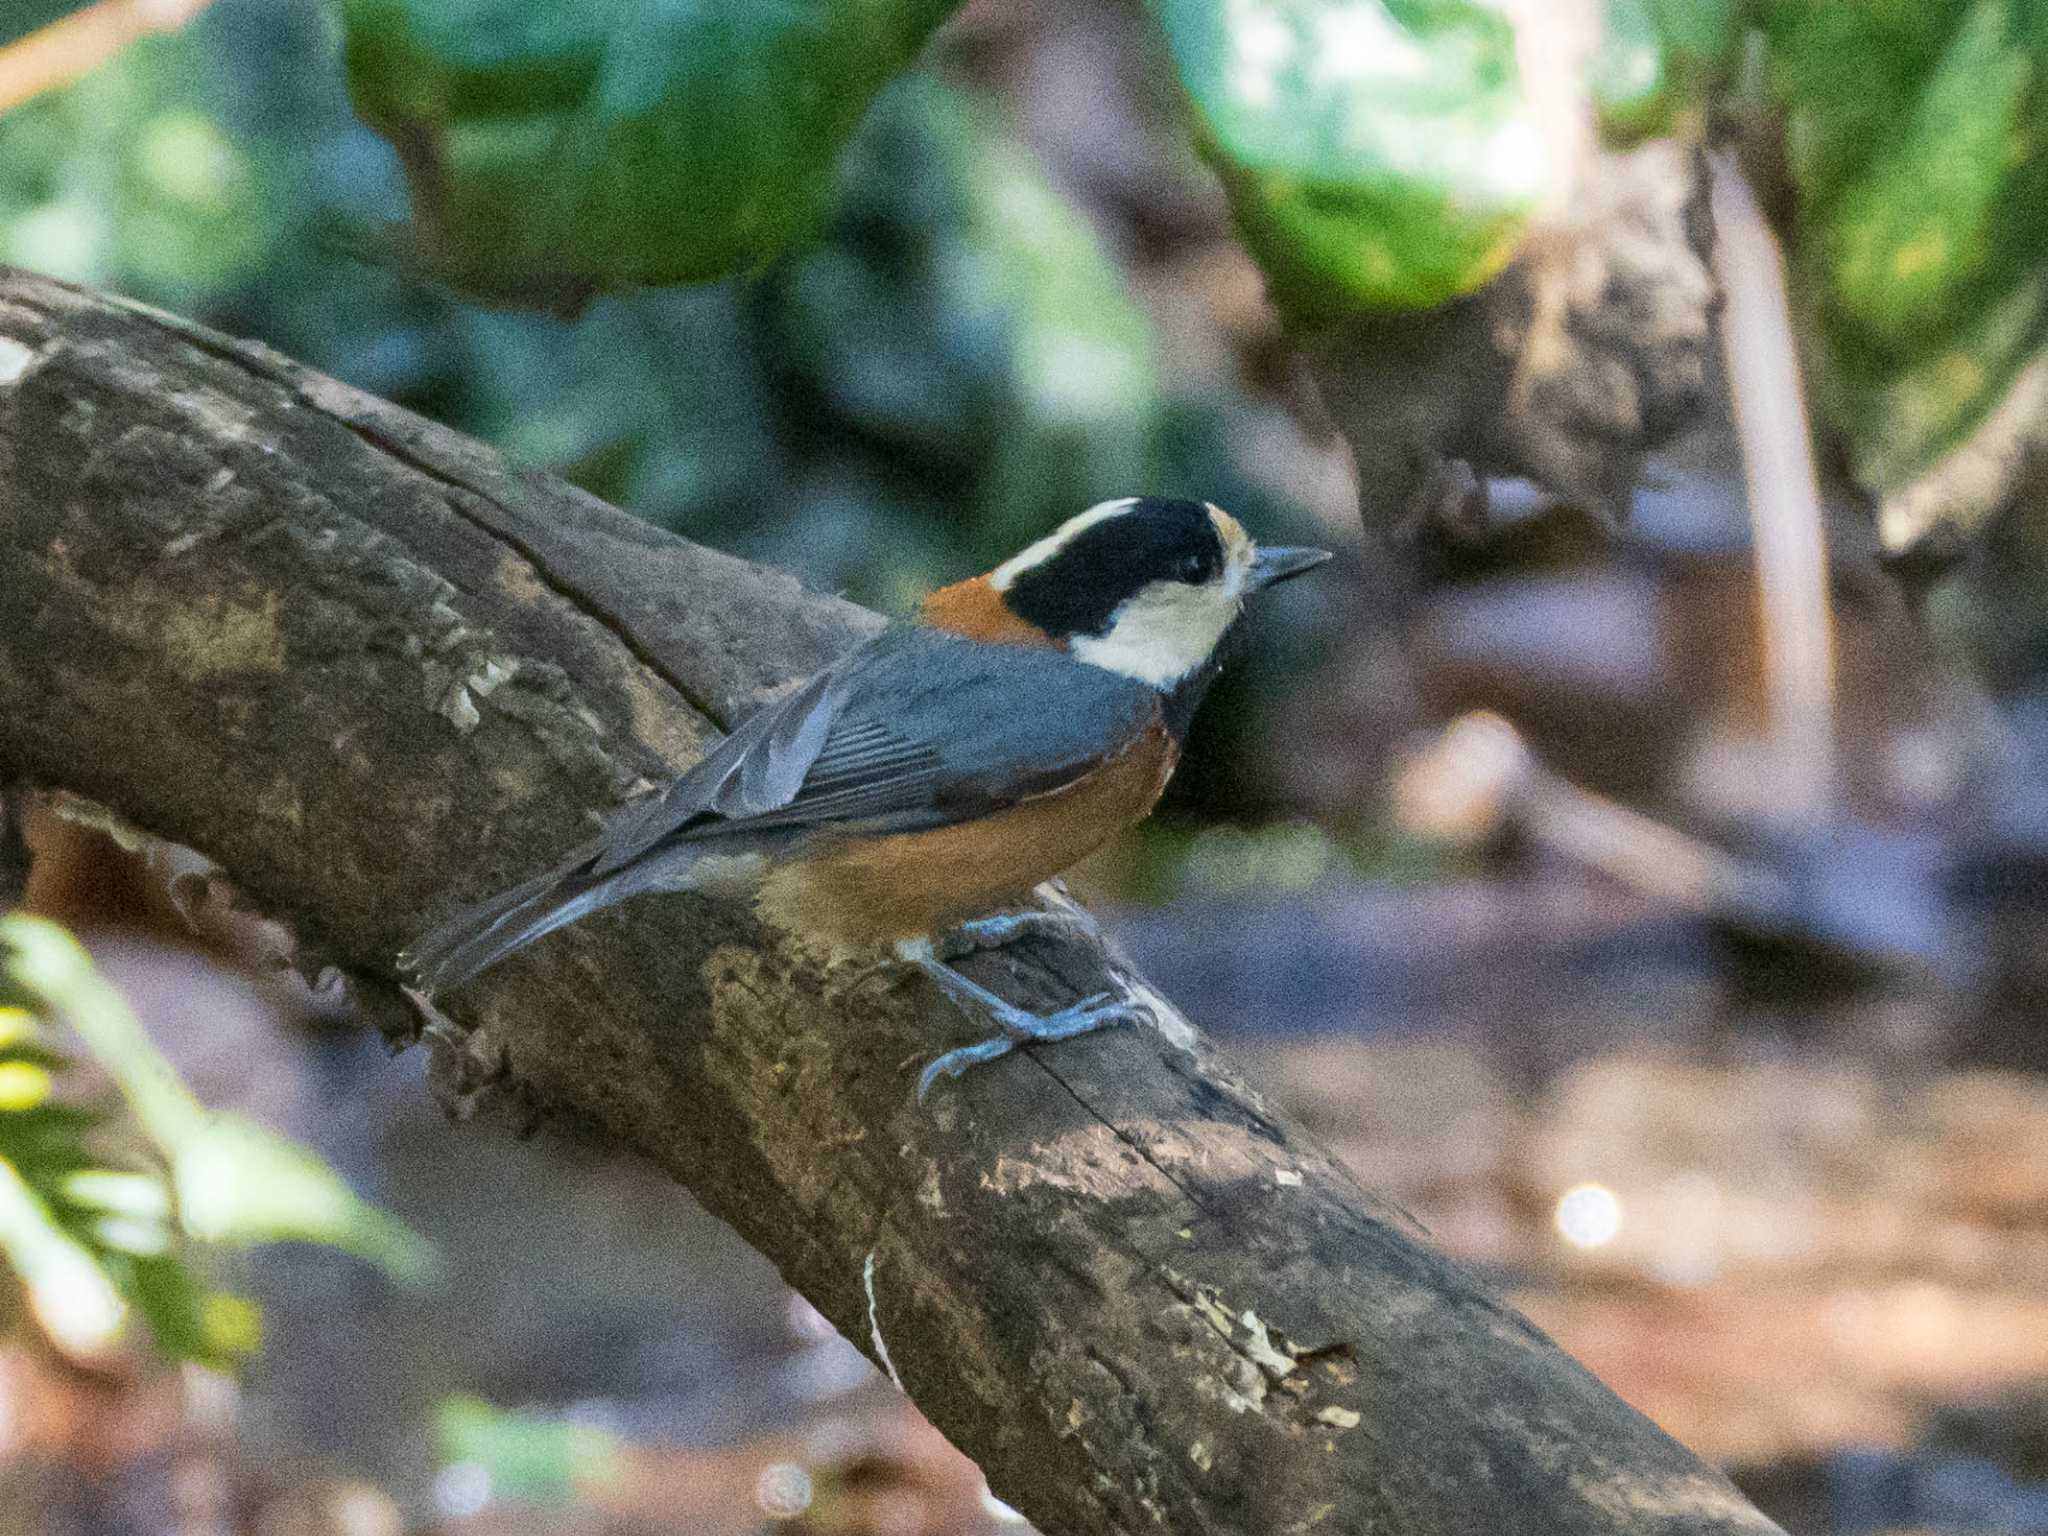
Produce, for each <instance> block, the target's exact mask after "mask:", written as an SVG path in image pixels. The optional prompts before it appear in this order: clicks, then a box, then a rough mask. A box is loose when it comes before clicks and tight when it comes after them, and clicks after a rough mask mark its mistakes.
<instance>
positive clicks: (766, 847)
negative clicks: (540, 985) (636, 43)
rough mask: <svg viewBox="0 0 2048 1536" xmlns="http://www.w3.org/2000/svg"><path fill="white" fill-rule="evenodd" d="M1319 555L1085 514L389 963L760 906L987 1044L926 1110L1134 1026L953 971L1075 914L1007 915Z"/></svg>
mask: <svg viewBox="0 0 2048 1536" xmlns="http://www.w3.org/2000/svg"><path fill="white" fill-rule="evenodd" d="M1330 558H1331V556H1330V553H1329V551H1327V550H1322V549H1311V548H1297V547H1286V546H1266V547H1263V548H1261V547H1260V546H1258V545H1257V544H1256V543H1254V541H1253V540H1252V538H1251V536H1250V535H1249V534H1248V533H1246V532H1245V530H1244V527H1243V526H1242V524H1240V523H1239V522H1238V520H1237V519H1236V518H1234V517H1232V516H1231V515H1230V514H1229V513H1228V512H1225V511H1224V510H1223V509H1222V508H1220V507H1218V506H1216V505H1214V504H1213V503H1210V502H1198V501H1189V500H1180V499H1175V498H1168V497H1157V496H1126V497H1122V498H1119V499H1117V500H1114V501H1105V502H1102V503H1100V504H1098V505H1096V506H1093V507H1090V508H1089V509H1088V510H1087V511H1085V512H1082V513H1080V514H1078V515H1076V516H1074V517H1071V518H1069V519H1067V521H1066V522H1064V523H1062V524H1061V525H1060V526H1059V527H1058V528H1057V529H1055V530H1054V531H1053V532H1052V533H1050V534H1048V535H1046V536H1045V537H1044V538H1041V539H1039V540H1038V541H1037V542H1035V543H1033V544H1031V545H1029V546H1028V547H1026V548H1025V549H1023V550H1022V551H1020V552H1019V553H1017V554H1016V555H1013V556H1012V557H1011V558H1009V559H1008V560H1005V561H1003V562H1002V563H1001V564H1000V565H998V566H996V567H995V568H994V569H993V570H990V571H988V572H986V573H985V574H983V575H980V576H975V577H972V578H969V579H967V580H964V581H958V582H955V583H953V584H951V585H949V586H944V587H941V588H939V589H938V590H937V591H935V592H933V593H931V594H930V596H928V597H927V598H926V599H925V600H924V603H923V605H922V607H921V608H920V609H919V611H918V614H917V617H916V619H915V620H914V621H903V620H899V621H895V622H892V623H890V624H888V625H886V626H885V627H884V628H883V629H882V630H881V631H880V632H879V633H877V634H876V635H874V636H873V637H872V638H871V639H869V640H867V641H866V642H864V643H863V644H861V645H859V646H857V647H856V648H854V649H853V650H852V651H850V652H849V653H848V654H847V655H845V656H844V657H842V658H841V659H840V660H838V661H836V662H833V663H832V664H830V665H828V666H826V667H825V668H824V669H823V670H822V671H820V672H818V673H817V674H816V675H814V676H813V677H811V678H810V679H809V680H808V681H806V682H804V683H803V684H802V685H800V686H798V687H797V688H795V689H793V690H791V691H790V692H788V693H786V694H785V695H783V696H782V697H780V698H778V699H776V700H774V701H772V702H770V703H768V704H766V705H764V706H762V707H761V708H760V709H758V710H756V711H755V712H754V713H752V714H751V715H749V716H747V717H746V718H745V719H744V720H742V721H741V722H740V723H739V724H738V725H737V726H735V727H734V729H733V731H732V732H731V734H730V735H728V736H726V737H725V738H724V740H723V741H721V742H720V743H719V745H718V746H717V747H715V748H714V749H713V750H712V751H711V752H710V753H708V754H707V755H706V756H705V757H704V758H702V759H701V760H700V761H699V762H698V763H697V764H696V765H695V766H694V767H692V768H690V769H689V770H687V771H686V772H684V773H683V774H682V775H681V776H680V777H678V778H676V779H675V780H674V781H673V782H671V783H670V784H669V785H668V786H667V787H666V788H665V789H662V790H660V791H658V792H653V793H650V794H648V795H645V796H643V797H642V798H640V799H638V800H635V801H632V802H630V803H629V804H628V805H627V806H625V807H623V808H622V809H621V810H620V811H619V812H617V813H615V815H614V816H613V817H612V819H611V820H610V821H609V822H608V824H606V825H605V827H604V829H603V831H602V832H601V833H600V834H599V835H598V836H597V837H596V838H595V839H594V840H593V841H591V842H589V843H586V844H584V845H583V846H581V847H579V848H578V849H577V850H576V851H575V852H574V853H572V854H571V855H569V856H568V857H567V858H566V859H564V860H563V861H562V862H561V863H559V864H557V865H555V866H554V867H552V868H550V869H548V870H546V871H545V872H543V873H541V874H539V875H536V876H534V877H533V878H532V879H530V880H527V881H524V882H523V883H521V884H518V885H515V886H512V887H511V888H510V889H508V890H504V891H501V892H499V893H497V894H496V895H493V896H490V897H488V898H486V899H484V900H482V901H480V902H477V903H475V904H473V905H470V906H466V907H464V908H462V909H461V910H459V911H456V912H454V913H452V914H451V915H449V916H448V917H446V918H445V919H444V920H442V921H441V922H440V923H438V924H437V925H435V926H434V927H432V928H431V929H429V930H428V931H427V932H426V933H424V934H423V935H422V936H421V937H420V938H419V939H418V940H417V941H416V942H415V943H414V944H412V945H411V946H410V947H409V948H408V949H407V950H406V951H405V952H404V953H403V954H401V955H400V956H399V965H400V968H401V970H402V971H403V972H406V973H409V974H410V976H411V977H412V978H413V980H414V983H415V985H416V986H417V987H418V988H419V990H421V991H422V992H423V993H426V994H428V995H431V994H433V993H435V992H438V991H441V990H444V989H447V988H450V987H453V986H457V985H459V984H461V983H463V982H465V981H467V980H469V979H470V978H471V977H473V976H475V975H477V974H478V973H479V972H481V971H483V970H485V969H486V968H487V967H489V966H492V965H495V964H496V963H497V962H498V961H500V960H502V959H504V958H505V957H506V956H507V955H510V954H511V953H513V952H514V951H515V950H518V949H521V948H523V947H524V946H526V945H528V944H531V943H533V942H534V941H535V940H537V939H539V938H541V937H543V936H544V935H546V934H549V933H552V932H553V931H555V930H556V929H558V928H561V927H564V926H565V925H567V924H570V923H573V922H576V921H578V920H579V919H581V918H583V917H586V916H588V915H589V914H591V913H593V912H596V911H598V910H600V909H602V908H605V907H609V906H612V905H613V904H615V903H617V902H620V901H623V900H625V899H627V898H628V897H631V896H635V895H639V894H641V893H643V892H650V891H678V890H687V891H697V892H701V893H704V894H707V895H712V896H726V897H733V898H741V899H747V898H750V899H751V900H752V901H753V903H754V907H755V910H756V912H757V913H758V915H759V916H760V917H761V918H762V919H763V920H764V921H765V922H767V923H769V924H771V925H773V926H775V927H777V928H780V929H782V930H785V931H788V932H792V933H795V934H799V935H802V936H804V937H805V938H807V939H809V940H811V941H812V942H814V943H822V944H824V945H825V946H826V947H827V948H828V949H830V950H831V951H833V952H847V951H851V952H859V951H862V950H872V949H875V948H879V947H883V946H887V947H888V949H889V950H891V951H892V952H893V958H894V959H895V960H897V961H900V962H902V963H903V964H906V965H909V966H913V967H915V968H917V969H918V970H920V971H922V972H923V973H924V974H925V975H927V976H929V977H930V978H931V980H932V981H933V982H934V983H935V984H936V985H937V986H938V987H939V989H940V990H941V991H942V992H943V993H944V994H945V995H946V996H948V997H949V998H951V999H952V1000H953V1001H954V1002H955V1003H956V1004H958V1005H960V1006H961V1007H963V1008H964V1009H966V1010H967V1011H969V1012H970V1013H971V1014H979V1015H980V1016H982V1017H983V1018H985V1019H986V1020H987V1021H988V1023H989V1024H991V1025H992V1026H993V1027H994V1028H995V1030H996V1033H995V1034H994V1035H992V1036H990V1037H989V1038H987V1039H985V1040H981V1041H978V1042H976V1043H974V1044H971V1045H967V1046H962V1047H959V1048H958V1049H955V1050H952V1051H948V1052H946V1053H945V1054H943V1055H941V1056H939V1057H937V1058H936V1059H934V1060H933V1061H932V1062H931V1063H930V1064H929V1065H927V1066H926V1068H925V1069H924V1072H923V1073H922V1074H921V1076H920V1078H919V1081H918V1097H919V1099H920V1101H921V1100H922V1099H923V1098H924V1096H925V1094H926V1093H927V1092H928V1091H929V1090H930V1088H931V1086H932V1085H933V1084H934V1083H935V1082H937V1081H938V1080H939V1079H941V1078H944V1077H957V1076H958V1075H959V1074H961V1073H962V1072H964V1071H966V1070H967V1068H969V1067H970V1066H973V1065H975V1064H976V1063H978V1062H984V1061H990V1060H994V1059H995V1058H997V1057H999V1056H1001V1055H1003V1054H1005V1053H1006V1052H1008V1051H1009V1050H1011V1049H1012V1048H1014V1047H1015V1046H1016V1045H1018V1044H1020V1043H1024V1042H1030V1041H1054V1040H1064V1039H1068V1038H1071V1037H1073V1036H1076V1035H1080V1034H1084V1033H1087V1032H1088V1031H1090V1030H1093V1029H1098V1028H1101V1027H1103V1026H1105V1025H1109V1024H1116V1023H1123V1022H1129V1021H1132V1020H1136V1019H1140V1018H1143V1017H1144V1016H1145V1009H1144V1008H1143V1006H1142V1005H1140V1004H1138V1003H1136V1002H1134V1001H1131V1000H1129V999H1113V998H1111V997H1110V996H1109V994H1107V993H1099V994H1096V995H1095V996H1092V997H1089V998H1086V999H1084V1000H1083V1001H1081V1002H1078V1003H1075V1004H1072V1005H1071V1006H1068V1007H1066V1008H1062V1009H1059V1010H1057V1011H1053V1012H1049V1013H1034V1012H1032V1011H1030V1010H1028V1009H1025V1008H1022V1007H1020V1006H1018V1005H1016V1004H1014V1003H1010V1002H1008V1001H1006V1000H1004V999H1003V998H1001V997H999V996H997V995H996V994H995V993H994V992H992V991H990V990H989V989H987V988H986V987H983V986H981V985H980V984H979V983H977V982H975V981H973V980H972V979H971V978H969V977H967V976H966V975H964V974H962V973H961V972H960V971H959V970H957V969H956V968H955V967H954V966H953V965H952V964H951V963H950V960H952V959H955V958H958V957H959V956H960V955H961V954H962V953H965V952H971V951H973V950H977V949H988V948H997V947H1001V946H1002V945H1004V944H1007V943H1009V942H1011V941H1013V940H1015V939H1018V938H1022V937H1025V936H1027V935H1030V934H1034V933H1043V932H1046V931H1048V930H1057V929H1063V928H1071V927H1073V926H1076V925H1086V924H1087V923H1088V922H1089V921H1090V920H1089V919H1087V918H1085V917H1079V916H1076V915H1073V914H1071V913H1056V912H1046V911H1042V910H1037V909H1031V908H1025V907H1022V905H1021V904H1022V903H1023V902H1024V900H1025V899H1026V898H1027V897H1028V896H1029V894H1030V893H1031V892H1032V891H1033V890H1034V889H1035V888H1036V887H1037V886H1039V885H1040V884H1041V883H1042V882H1044V881H1046V880H1049V879H1051V878H1052V877H1054V876H1055V875H1058V874H1060V873H1061V872H1062V871H1064V870H1066V869H1067V868H1069V867H1070V866H1072V865H1073V864H1075V863H1076V862H1078V861H1079V860H1080V859H1082V858H1083V857H1085V856H1086V855H1088V854H1089V853H1092V852H1094V851H1095V850H1096V849H1097V848H1100V847H1101V846H1103V845H1104V844H1105V843H1107V842H1108V841H1109V840H1110V839H1111V838H1113V837H1114V836H1116V835H1117V834H1118V833H1119V832H1121V831H1122V830H1123V829H1124V828H1126V827H1128V826H1132V825H1134V824H1136V823H1137V822H1139V821H1141V820H1143V819H1144V818H1145V817H1146V816H1147V815H1149V814H1150V812H1151V810H1152V808H1153V806H1154V805H1155V804H1156V803H1157V802H1158V800H1159V797H1160V794H1161V793H1162V792H1163V791H1164V790H1165V788H1166V783H1167V780H1168V778H1169V777H1170V776H1171V775H1172V773H1173V770H1174V766H1175V764H1176V762H1177V760H1178V758H1179V755H1180V748H1181V743H1182V741H1183V740H1184V739H1185V736H1186V733H1187V728H1188V723H1189V720H1190V718H1191V717H1192V716H1193V714H1194V712H1195V709H1196V706H1197V705H1199V704H1200V703H1201V700H1202V696H1203V694H1204V693H1205V692H1206V691H1207V690H1208V688H1209V685H1210V684H1211V683H1212V682H1213V681H1214V679H1215V677H1216V675H1217V673H1218V672H1219V671H1220V670H1221V666H1222V661H1221V654H1220V653H1221V650H1222V647H1223V642H1224V640H1225V637H1226V636H1227V635H1229V634H1230V633H1231V631H1232V630H1233V628H1234V626H1235V625H1236V624H1237V622H1238V620H1239V617H1240V615H1241V614H1242V611H1243V608H1244V605H1245V601H1246V599H1248V598H1249V597H1251V596H1253V595H1254V594H1255V593H1257V592H1260V591H1262V590H1263V589H1265V588H1267V587H1270V586H1273V585H1274V584H1275V583H1277V582H1282V581H1286V580H1289V579H1291V578H1293V577H1296V576H1300V575H1302V574H1304V573H1305V572H1307V571H1310V570H1313V569H1314V568H1315V567H1317V566H1319V565H1321V564H1322V563H1323V562H1325V561H1326V560H1328V559H1330ZM942 942H943V949H942V947H941V946H942ZM886 963H887V961H884V964H886Z"/></svg>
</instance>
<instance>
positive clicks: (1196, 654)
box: [1068, 571, 1243, 689]
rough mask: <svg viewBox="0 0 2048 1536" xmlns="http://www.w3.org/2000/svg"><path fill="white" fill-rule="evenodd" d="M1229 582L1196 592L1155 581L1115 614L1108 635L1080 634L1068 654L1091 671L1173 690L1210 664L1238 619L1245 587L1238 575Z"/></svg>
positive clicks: (1180, 584)
mask: <svg viewBox="0 0 2048 1536" xmlns="http://www.w3.org/2000/svg"><path fill="white" fill-rule="evenodd" d="M1231 578H1232V579H1229V580H1226V581H1218V582H1208V583H1205V584H1203V585H1201V586H1198V587H1196V586H1189V585H1187V584H1186V583H1185V582H1179V581H1155V582H1151V583H1150V584H1148V585H1147V586H1145V587H1144V588H1143V589H1142V590H1141V591H1139V593H1138V595H1137V596H1136V597H1133V598H1131V599H1130V600H1129V601H1127V602H1126V603H1125V604H1124V605H1123V606H1122V607H1121V608H1119V609H1117V611H1116V617H1115V618H1114V619H1113V620H1112V621H1111V622H1110V626H1109V629H1108V631H1107V632H1106V633H1104V634H1100V635H1076V636H1075V637H1074V639H1073V640H1072V642H1070V644H1069V647H1068V649H1069V652H1070V654H1071V655H1072V656H1073V657H1074V658H1075V660H1077V661H1085V662H1087V663H1088V664H1089V665H1090V666H1095V667H1103V668H1106V669H1107V670H1108V671H1111V672H1121V673H1122V674H1123V675H1124V676H1125V677H1133V678H1136V679H1137V680H1138V681H1139V682H1142V683H1150V684H1151V685H1152V686H1153V687H1154V688H1161V689H1165V688H1171V687H1172V686H1173V685H1174V684H1175V683H1177V682H1179V681H1180V680H1181V679H1182V678H1184V677H1186V676H1187V675H1188V674H1189V673H1190V672H1192V671H1194V670H1195V668H1197V667H1199V666H1201V664H1202V663H1203V662H1205V661H1207V660H1208V659H1209V656H1210V654H1211V653H1212V652H1213V651H1214V650H1215V649H1216V646H1217V644H1218V642H1220V641H1221V640H1222V639H1223V632H1224V631H1225V630H1227V629H1228V628H1230V626H1231V623H1232V621H1233V620H1235V619H1236V618H1237V613H1238V609H1239V608H1240V607H1241V606H1242V603H1243V599H1242V597H1241V595H1240V594H1241V589H1242V583H1241V581H1240V580H1239V579H1237V573H1236V572H1234V571H1233V572H1232V573H1231Z"/></svg>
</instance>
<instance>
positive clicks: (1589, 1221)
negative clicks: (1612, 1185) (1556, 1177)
mask: <svg viewBox="0 0 2048 1536" xmlns="http://www.w3.org/2000/svg"><path fill="white" fill-rule="evenodd" d="M1552 1220H1553V1222H1554V1223H1555V1224H1556V1226H1557V1232H1558V1236H1560V1237H1562V1238H1563V1239H1564V1240H1565V1241H1566V1242H1568V1243H1570V1244H1571V1245H1572V1246H1573V1247H1574V1248H1604V1247H1606V1246H1607V1245H1608V1244H1609V1243H1611V1242H1613V1241H1614V1239H1615V1238H1616V1237H1617V1236H1619V1235H1620V1233H1621V1201H1620V1199H1619V1198H1618V1197H1617V1196H1616V1195H1615V1193H1614V1191H1613V1190H1611V1189H1609V1188H1608V1187H1607V1186H1606V1185H1604V1184H1577V1185H1574V1186H1573V1187H1572V1188H1570V1189H1568V1190H1566V1191H1565V1192H1564V1193H1563V1194H1562V1195H1560V1196H1559V1197H1558V1201H1557V1210H1556V1213H1555V1215H1554V1216H1553V1217H1552Z"/></svg>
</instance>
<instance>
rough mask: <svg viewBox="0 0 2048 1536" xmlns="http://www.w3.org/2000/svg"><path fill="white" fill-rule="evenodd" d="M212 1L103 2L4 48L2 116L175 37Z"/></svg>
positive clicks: (0, 77) (0, 79) (0, 55)
mask: <svg viewBox="0 0 2048 1536" xmlns="http://www.w3.org/2000/svg"><path fill="white" fill-rule="evenodd" d="M210 4H212V0H98V4H96V5H88V6H87V7H85V9H83V10H80V11H73V12H72V13H71V14H70V15H69V16H60V17H59V18H58V19H57V20H55V21H53V22H51V23H50V24H49V25H48V26H45V27H40V28H38V29H37V30H36V31H34V32H31V33H29V35H28V36H27V37H24V38H19V39H17V40H16V41H14V42H12V43H9V44H8V45H7V46H6V47H4V48H0V112H11V111H12V110H13V109H14V108H16V107H18V106H20V105H21V104H22V103H23V102H25V101H29V100H31V99H33V98H34V97H37V96H40V95H41V94H42V93H43V92H44V91H50V90H55V89H56V88H57V87H58V86H63V85H69V84H71V83H72V82H73V81H74V80H82V79H84V78H85V76H87V75H89V74H91V73H92V72H93V71H94V70H95V69H98V68H99V67H100V65H102V64H104V63H106V62H107V60H109V59H111V58H112V57H113V56H114V55H115V54H117V53H119V52H120V51H121V50H122V49H123V48H126V47H127V46H128V45H129V44H130V43H132V42H135V41H136V40H137V39H138V38H144V37H147V36H149V35H150V34H151V33H153V32H175V31H177V30H178V28H180V27H182V26H184V25H185V23H187V22H188V21H190V20H191V19H192V18H193V17H194V16H197V15H198V14H199V13H200V12H201V11H203V10H205V9H206V7H207V6H208V5H210Z"/></svg>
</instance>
